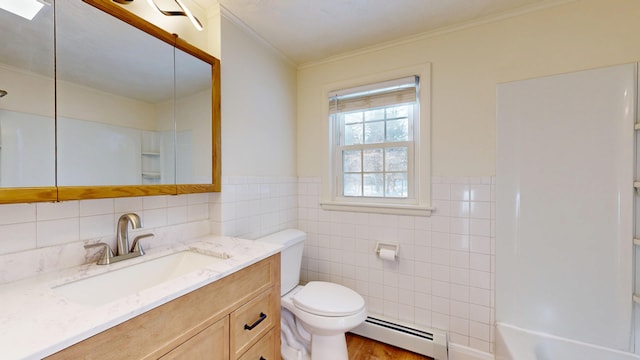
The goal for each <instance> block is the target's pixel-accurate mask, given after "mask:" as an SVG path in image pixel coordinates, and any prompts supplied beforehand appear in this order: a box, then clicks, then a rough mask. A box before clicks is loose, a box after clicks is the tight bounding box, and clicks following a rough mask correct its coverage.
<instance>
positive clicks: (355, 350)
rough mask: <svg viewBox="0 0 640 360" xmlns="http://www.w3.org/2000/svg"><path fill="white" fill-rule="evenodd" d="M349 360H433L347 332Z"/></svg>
mask: <svg viewBox="0 0 640 360" xmlns="http://www.w3.org/2000/svg"><path fill="white" fill-rule="evenodd" d="M346 336H347V350H348V351H349V360H386V359H393V360H433V359H431V358H430V357H427V356H422V355H418V354H416V353H413V352H411V351H407V350H404V349H400V348H397V347H395V346H391V345H387V344H384V343H380V342H377V341H374V340H371V339H367V338H365V337H362V336H359V335H355V334H352V333H347V335H346Z"/></svg>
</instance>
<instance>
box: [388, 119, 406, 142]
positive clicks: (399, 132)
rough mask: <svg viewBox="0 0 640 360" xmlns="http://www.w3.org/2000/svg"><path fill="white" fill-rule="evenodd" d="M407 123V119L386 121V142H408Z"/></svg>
mask: <svg viewBox="0 0 640 360" xmlns="http://www.w3.org/2000/svg"><path fill="white" fill-rule="evenodd" d="M408 140H409V121H408V120H407V119H399V120H390V121H387V141H408Z"/></svg>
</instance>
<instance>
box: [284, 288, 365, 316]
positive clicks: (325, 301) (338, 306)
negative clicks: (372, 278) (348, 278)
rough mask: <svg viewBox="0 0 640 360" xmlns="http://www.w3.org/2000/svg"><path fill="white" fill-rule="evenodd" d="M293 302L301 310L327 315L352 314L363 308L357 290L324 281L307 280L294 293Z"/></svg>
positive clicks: (362, 300)
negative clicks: (306, 282) (307, 281)
mask: <svg viewBox="0 0 640 360" xmlns="http://www.w3.org/2000/svg"><path fill="white" fill-rule="evenodd" d="M293 304H294V305H295V307H296V308H298V309H300V310H302V311H305V312H308V313H311V314H314V315H319V316H327V317H340V316H349V315H354V314H357V313H359V312H361V311H362V310H363V309H364V308H365V303H364V299H363V298H362V296H360V294H358V293H357V292H355V291H353V290H351V289H349V288H348V287H345V286H342V285H338V284H334V283H330V282H324V281H311V282H309V283H308V284H307V285H305V286H304V287H303V288H302V289H300V291H298V292H297V293H295V295H294V296H293Z"/></svg>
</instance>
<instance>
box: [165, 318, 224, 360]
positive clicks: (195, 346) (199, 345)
mask: <svg viewBox="0 0 640 360" xmlns="http://www.w3.org/2000/svg"><path fill="white" fill-rule="evenodd" d="M228 334H229V317H228V316H225V317H224V318H223V319H222V320H219V321H218V322H216V323H214V324H213V325H211V326H209V327H208V328H206V329H204V330H202V331H201V332H199V333H198V334H196V335H195V336H194V337H192V338H191V339H189V340H187V341H185V342H184V343H182V344H181V345H180V346H178V347H177V348H175V349H173V350H171V351H170V352H169V353H167V354H166V355H164V356H162V357H161V358H160V359H162V360H173V359H213V360H218V359H220V360H222V359H225V360H226V359H229V335H228Z"/></svg>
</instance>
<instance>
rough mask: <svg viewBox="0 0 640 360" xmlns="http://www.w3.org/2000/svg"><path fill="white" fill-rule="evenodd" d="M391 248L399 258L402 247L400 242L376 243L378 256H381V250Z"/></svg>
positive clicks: (395, 256) (396, 257)
mask: <svg viewBox="0 0 640 360" xmlns="http://www.w3.org/2000/svg"><path fill="white" fill-rule="evenodd" d="M382 249H385V250H391V251H393V254H394V258H395V259H398V250H399V249H400V245H398V244H385V243H380V242H378V243H376V256H380V250H382Z"/></svg>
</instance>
